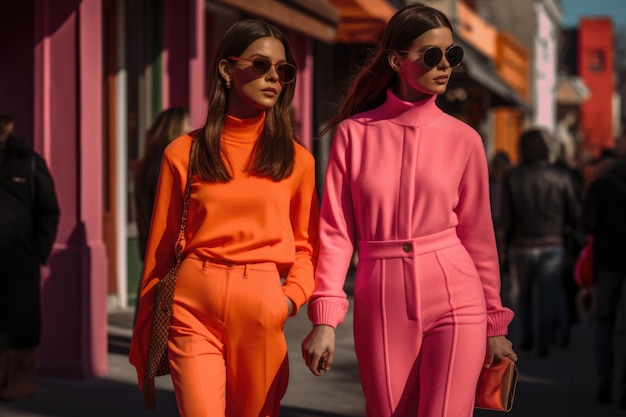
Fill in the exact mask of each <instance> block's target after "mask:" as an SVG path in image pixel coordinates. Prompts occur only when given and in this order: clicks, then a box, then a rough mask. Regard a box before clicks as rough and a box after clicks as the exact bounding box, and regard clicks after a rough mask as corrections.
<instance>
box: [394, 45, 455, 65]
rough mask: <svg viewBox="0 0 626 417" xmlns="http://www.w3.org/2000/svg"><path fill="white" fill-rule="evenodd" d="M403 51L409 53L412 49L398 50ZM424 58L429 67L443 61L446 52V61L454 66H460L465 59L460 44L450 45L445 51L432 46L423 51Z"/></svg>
mask: <svg viewBox="0 0 626 417" xmlns="http://www.w3.org/2000/svg"><path fill="white" fill-rule="evenodd" d="M398 52H403V53H409V52H411V51H398ZM421 54H422V60H423V61H424V65H425V66H427V67H428V68H435V67H436V66H437V65H439V63H440V62H441V59H442V58H443V56H444V54H445V56H446V61H448V64H450V66H451V67H452V68H454V67H458V66H459V65H461V61H463V48H461V47H460V46H458V45H453V46H451V47H449V48H448V49H447V50H446V51H445V52H444V51H442V50H441V49H439V48H437V47H436V46H431V47H430V48H428V49H427V50H425V51H424V52H422V53H421Z"/></svg>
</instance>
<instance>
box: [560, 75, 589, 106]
mask: <svg viewBox="0 0 626 417" xmlns="http://www.w3.org/2000/svg"><path fill="white" fill-rule="evenodd" d="M590 95H591V92H590V91H589V88H587V85H586V84H585V82H584V81H583V80H582V78H580V77H573V76H572V77H560V78H559V79H558V80H557V82H556V102H557V104H565V105H575V106H577V105H580V104H582V103H583V102H584V101H585V100H587V99H588V98H589V96H590Z"/></svg>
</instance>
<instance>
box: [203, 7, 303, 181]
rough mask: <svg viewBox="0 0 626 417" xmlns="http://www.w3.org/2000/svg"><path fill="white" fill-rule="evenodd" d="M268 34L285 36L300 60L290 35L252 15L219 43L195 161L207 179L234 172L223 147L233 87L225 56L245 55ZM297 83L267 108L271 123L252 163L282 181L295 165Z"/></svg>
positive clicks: (222, 178)
mask: <svg viewBox="0 0 626 417" xmlns="http://www.w3.org/2000/svg"><path fill="white" fill-rule="evenodd" d="M266 37H273V38H276V39H277V40H279V41H280V42H281V43H282V44H283V46H284V47H285V57H286V60H287V62H289V63H290V64H293V65H296V63H295V60H294V58H293V55H292V53H291V48H290V47H289V41H288V40H287V38H286V37H285V35H284V34H283V33H282V32H281V31H280V30H279V29H278V28H276V27H275V26H274V25H272V24H270V23H267V22H264V21H262V20H256V19H248V20H243V21H240V22H237V23H235V24H233V25H232V26H231V27H230V29H228V31H227V32H226V34H225V35H224V37H223V39H222V41H221V43H220V45H219V48H218V51H217V54H216V55H215V60H214V62H213V67H212V69H211V72H210V73H209V79H208V83H209V88H208V90H209V91H208V96H209V109H208V112H207V117H206V122H205V123H204V127H203V128H202V131H201V132H200V136H199V138H200V140H199V141H198V152H197V154H196V159H195V162H194V164H195V169H196V171H197V172H198V175H199V176H200V177H201V178H202V179H203V180H205V181H210V182H228V181H229V180H230V179H231V178H232V175H231V173H230V172H229V171H228V169H227V167H226V163H225V161H227V160H228V156H227V155H226V154H225V153H224V151H223V149H222V147H221V136H222V128H223V126H224V115H225V114H226V108H227V105H228V96H229V92H228V89H227V88H226V82H225V80H224V79H223V78H222V76H221V74H220V72H219V62H220V61H221V60H222V59H226V58H227V57H229V56H240V55H241V54H242V53H243V52H244V51H245V50H246V48H248V46H249V45H250V44H251V43H252V42H254V41H256V40H257V39H259V38H266ZM295 88H296V82H295V81H294V82H292V83H289V84H284V85H283V89H282V92H281V94H280V97H279V98H278V101H277V102H276V104H275V105H274V106H272V107H271V108H269V109H267V110H266V115H265V126H264V128H263V132H262V133H261V137H260V138H259V140H258V141H257V142H256V144H255V145H254V149H253V151H252V157H251V161H250V167H249V168H248V170H249V172H250V173H251V174H253V175H256V176H260V177H267V178H271V179H272V180H274V181H279V180H281V179H283V178H285V177H288V176H289V175H290V174H291V172H292V171H293V165H294V157H295V146H294V139H295V138H294V132H293V121H292V118H291V112H290V106H291V102H292V100H293V96H294V91H295Z"/></svg>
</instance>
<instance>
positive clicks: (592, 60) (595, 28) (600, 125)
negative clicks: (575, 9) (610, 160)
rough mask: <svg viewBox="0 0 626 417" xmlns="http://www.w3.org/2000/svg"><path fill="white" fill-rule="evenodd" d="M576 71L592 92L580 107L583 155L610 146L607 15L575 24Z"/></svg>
mask: <svg viewBox="0 0 626 417" xmlns="http://www.w3.org/2000/svg"><path fill="white" fill-rule="evenodd" d="M577 43H578V74H579V76H580V77H581V78H582V79H583V81H584V82H585V84H586V85H587V87H588V88H589V90H590V92H591V94H590V96H589V99H588V100H586V101H585V102H584V103H582V105H581V108H580V128H581V131H582V132H581V133H582V140H583V143H582V147H581V148H582V149H581V151H582V155H581V156H582V157H583V158H585V156H597V155H598V154H599V153H600V151H601V149H603V148H612V147H613V142H614V137H613V107H612V103H613V99H612V97H613V92H614V90H615V86H614V65H613V62H614V47H613V23H612V21H611V19H610V18H608V17H607V18H583V19H581V20H580V22H579V27H578V39H577Z"/></svg>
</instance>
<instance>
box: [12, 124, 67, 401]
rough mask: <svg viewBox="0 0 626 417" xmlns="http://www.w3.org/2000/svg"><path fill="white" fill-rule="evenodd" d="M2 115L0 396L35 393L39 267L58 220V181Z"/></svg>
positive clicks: (38, 327)
mask: <svg viewBox="0 0 626 417" xmlns="http://www.w3.org/2000/svg"><path fill="white" fill-rule="evenodd" d="M12 130H13V118H12V117H10V116H2V115H0V400H2V401H17V400H22V399H26V398H28V397H31V396H32V395H33V394H34V391H35V376H36V371H37V347H38V346H39V343H40V336H41V304H40V298H41V297H40V280H41V275H40V266H41V265H44V264H45V263H46V261H47V259H48V256H49V255H50V252H51V250H52V244H53V243H54V239H55V237H56V232H57V226H58V222H59V206H58V203H57V198H56V194H55V190H54V183H53V181H52V177H51V176H50V172H49V171H48V168H47V166H46V163H45V161H44V160H43V159H42V158H41V157H40V156H39V155H37V154H36V153H35V152H34V151H33V150H32V149H31V148H30V147H29V146H28V145H27V143H26V142H25V141H24V140H23V139H20V138H17V137H15V136H13V135H12V134H11V133H12Z"/></svg>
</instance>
